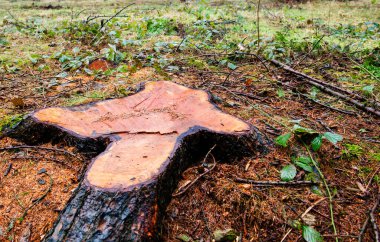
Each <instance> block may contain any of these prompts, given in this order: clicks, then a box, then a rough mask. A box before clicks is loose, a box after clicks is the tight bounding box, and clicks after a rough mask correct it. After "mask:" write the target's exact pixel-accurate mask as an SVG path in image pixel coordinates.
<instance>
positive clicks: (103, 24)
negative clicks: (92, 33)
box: [99, 3, 135, 29]
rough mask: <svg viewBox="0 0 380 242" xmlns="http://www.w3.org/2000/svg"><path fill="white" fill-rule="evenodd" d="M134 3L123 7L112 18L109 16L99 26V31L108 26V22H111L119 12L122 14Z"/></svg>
mask: <svg viewBox="0 0 380 242" xmlns="http://www.w3.org/2000/svg"><path fill="white" fill-rule="evenodd" d="M134 4H135V3H131V4H128V5H127V6H125V7H124V8H122V9H120V10H119V11H118V12H117V13H115V14H114V15H113V16H111V17H110V18H109V19H107V20H106V21H104V22H103V23H102V24H101V25H100V28H99V29H102V28H103V27H104V26H106V24H108V22H109V21H111V20H112V19H114V18H116V17H117V16H118V15H119V14H120V13H121V12H123V11H124V10H125V9H127V8H128V7H130V6H132V5H134Z"/></svg>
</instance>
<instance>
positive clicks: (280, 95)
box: [277, 88, 285, 98]
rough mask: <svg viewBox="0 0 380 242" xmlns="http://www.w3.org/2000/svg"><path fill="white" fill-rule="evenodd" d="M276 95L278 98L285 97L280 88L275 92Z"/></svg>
mask: <svg viewBox="0 0 380 242" xmlns="http://www.w3.org/2000/svg"><path fill="white" fill-rule="evenodd" d="M277 95H278V97H280V98H281V97H285V92H284V90H283V89H282V88H279V89H278V90H277Z"/></svg>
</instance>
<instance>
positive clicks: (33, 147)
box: [0, 145, 78, 157]
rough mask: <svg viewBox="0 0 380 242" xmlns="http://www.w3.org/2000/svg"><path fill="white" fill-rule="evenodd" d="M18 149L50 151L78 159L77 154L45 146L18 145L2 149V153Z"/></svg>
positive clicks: (0, 149)
mask: <svg viewBox="0 0 380 242" xmlns="http://www.w3.org/2000/svg"><path fill="white" fill-rule="evenodd" d="M17 149H35V150H49V151H55V152H59V153H64V154H67V155H71V156H74V157H78V156H77V155H76V154H74V153H71V152H70V151H67V150H62V149H57V148H51V147H44V146H32V145H17V146H8V147H0V151H4V150H17Z"/></svg>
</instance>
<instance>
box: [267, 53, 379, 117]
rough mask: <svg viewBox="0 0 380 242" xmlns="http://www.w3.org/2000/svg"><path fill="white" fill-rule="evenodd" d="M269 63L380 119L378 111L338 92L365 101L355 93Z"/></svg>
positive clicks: (283, 65)
mask: <svg viewBox="0 0 380 242" xmlns="http://www.w3.org/2000/svg"><path fill="white" fill-rule="evenodd" d="M270 61H271V62H272V63H273V64H275V65H276V66H279V67H281V68H282V69H284V70H286V71H288V72H290V73H293V74H295V75H297V76H299V77H302V78H304V79H305V81H306V82H307V83H309V84H311V85H313V86H316V87H318V88H320V89H321V90H322V91H324V92H326V93H328V94H331V95H333V96H336V97H339V98H341V99H344V100H345V101H347V102H349V103H351V104H353V105H355V106H356V107H358V108H360V109H362V110H364V111H367V112H370V113H372V114H374V115H376V116H378V117H380V111H378V110H377V109H374V108H372V107H368V106H367V105H365V104H362V103H361V102H359V101H358V100H356V99H353V98H351V97H349V96H347V95H345V94H343V93H340V92H344V93H346V94H348V95H350V96H353V97H355V98H358V99H359V100H366V99H365V98H363V97H361V96H360V95H358V94H355V93H353V92H351V91H348V90H345V89H342V88H340V87H336V86H333V85H331V84H329V83H326V82H323V81H320V80H318V79H315V78H313V77H311V76H308V75H306V74H304V73H301V72H298V71H296V70H294V69H292V68H291V67H289V66H287V65H285V64H283V63H281V62H279V61H276V60H270ZM333 89H336V90H338V91H340V92H337V91H334V90H333ZM366 101H368V100H366ZM373 104H374V105H375V107H380V104H378V103H373Z"/></svg>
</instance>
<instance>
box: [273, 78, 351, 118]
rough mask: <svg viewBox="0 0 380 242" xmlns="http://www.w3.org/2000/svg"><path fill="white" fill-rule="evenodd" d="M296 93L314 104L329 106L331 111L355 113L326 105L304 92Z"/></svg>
mask: <svg viewBox="0 0 380 242" xmlns="http://www.w3.org/2000/svg"><path fill="white" fill-rule="evenodd" d="M277 83H279V84H281V85H283V86H286V87H290V88H292V87H291V86H289V85H287V84H285V83H282V82H281V81H277ZM297 94H298V95H300V96H302V97H304V98H306V99H308V100H310V101H312V102H314V103H316V104H318V105H321V106H322V107H325V108H329V109H331V110H333V111H336V112H339V113H344V114H348V115H355V113H354V112H351V111H347V110H343V109H339V108H334V107H331V106H329V105H327V104H324V103H322V102H319V101H317V100H315V99H313V98H310V97H309V96H308V95H306V94H303V93H300V92H297Z"/></svg>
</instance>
